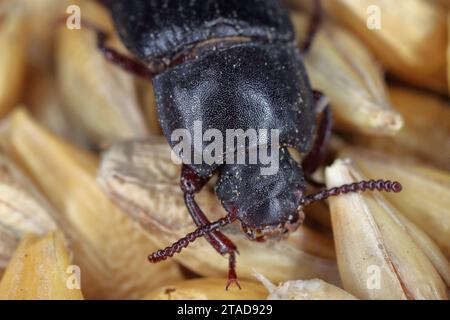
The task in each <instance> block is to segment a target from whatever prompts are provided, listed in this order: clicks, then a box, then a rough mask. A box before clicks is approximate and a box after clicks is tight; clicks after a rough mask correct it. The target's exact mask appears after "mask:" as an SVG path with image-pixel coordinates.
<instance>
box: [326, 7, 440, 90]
mask: <svg viewBox="0 0 450 320" xmlns="http://www.w3.org/2000/svg"><path fill="white" fill-rule="evenodd" d="M322 3H323V6H324V10H325V11H326V13H327V14H328V15H329V16H330V17H332V18H334V19H335V20H336V21H338V22H339V23H341V24H343V25H345V26H346V27H347V28H348V29H349V30H351V31H352V32H353V33H355V34H356V35H358V36H359V37H360V38H361V39H362V40H363V41H364V43H365V44H366V45H367V46H368V47H369V48H370V49H371V50H372V51H373V52H374V54H375V55H376V57H377V58H378V59H379V60H380V61H381V62H382V63H383V65H384V66H385V67H386V68H387V69H388V70H389V71H390V72H392V73H393V74H395V75H396V76H398V77H400V78H401V79H402V80H404V81H407V82H410V83H413V84H416V85H420V86H424V87H428V88H432V89H434V90H437V91H440V92H442V93H447V92H448V88H447V79H446V71H445V70H446V57H445V52H446V46H447V43H448V40H447V23H446V21H447V11H446V10H445V9H443V8H442V7H441V6H440V5H439V3H438V2H437V1H428V0H396V1H384V0H339V1H334V0H325V1H322ZM377 19H379V22H380V24H379V28H373V27H371V28H369V27H368V25H371V26H377V21H376V20H377Z"/></svg>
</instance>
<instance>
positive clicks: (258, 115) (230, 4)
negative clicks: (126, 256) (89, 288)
mask: <svg viewBox="0 0 450 320" xmlns="http://www.w3.org/2000/svg"><path fill="white" fill-rule="evenodd" d="M98 1H100V2H101V3H102V4H103V5H104V6H105V7H106V8H107V9H108V10H109V12H110V14H111V16H112V19H113V21H114V24H115V28H116V30H117V32H118V34H119V36H120V38H121V40H122V41H123V43H124V44H125V46H126V47H127V48H128V49H129V51H130V52H131V53H132V54H134V55H135V56H136V57H137V59H132V58H130V57H128V56H126V55H124V54H122V53H120V52H118V51H116V50H114V49H112V48H110V47H108V46H107V39H108V34H107V33H106V32H104V31H102V30H100V29H99V28H96V27H95V26H92V25H90V24H89V23H88V24H87V25H88V26H89V27H91V28H93V29H95V30H96V32H97V40H98V47H99V49H100V50H101V52H102V53H103V54H104V56H105V58H106V59H107V60H109V61H110V62H113V63H115V64H116V65H118V66H120V67H122V68H123V69H125V70H127V71H129V72H131V73H133V74H135V75H137V76H140V77H144V78H146V79H148V80H150V81H152V83H153V87H154V91H155V95H156V101H157V111H158V117H159V122H160V125H161V128H162V130H163V133H164V135H165V137H166V138H167V140H168V142H169V144H170V145H171V147H172V148H173V147H174V145H175V144H174V142H173V141H172V140H171V139H170V137H171V133H172V132H173V131H174V130H175V129H177V128H186V129H187V130H188V131H190V132H192V131H193V130H194V129H193V126H194V122H195V121H196V120H200V121H202V123H203V125H204V127H205V128H215V129H217V130H219V132H221V133H225V131H226V130H227V129H228V128H239V129H242V130H247V129H249V128H275V129H277V130H279V136H280V141H279V142H280V143H279V144H277V145H266V146H265V147H267V148H269V149H275V150H276V151H279V170H278V172H277V173H275V174H272V175H267V176H262V175H261V173H260V169H261V166H262V164H258V163H256V164H234V163H228V162H226V161H225V162H218V163H214V164H208V163H205V162H204V161H203V162H201V163H199V164H187V163H183V164H182V169H181V178H180V186H181V190H182V191H183V194H184V201H185V204H186V207H187V209H188V211H189V213H190V215H191V217H192V219H193V220H194V222H195V224H196V225H197V229H196V230H195V231H194V232H192V233H189V234H188V235H186V236H185V237H184V238H182V239H180V240H179V241H177V242H175V243H174V244H172V245H171V246H169V247H167V248H165V249H162V250H158V251H157V252H154V253H152V254H151V255H150V256H149V260H150V262H153V263H156V262H159V261H162V260H164V259H166V258H168V257H171V256H173V255H174V254H175V253H177V252H180V251H181V250H182V249H183V248H185V247H187V246H188V244H189V243H191V242H193V241H194V240H195V239H197V238H199V237H204V238H205V239H206V240H207V241H208V242H209V243H210V244H211V245H212V246H213V248H214V249H215V250H216V251H217V252H218V253H220V254H221V255H228V263H229V266H228V270H229V271H228V282H227V285H226V288H227V289H228V287H229V286H230V284H232V283H236V284H237V286H238V287H239V283H238V282H237V275H236V271H235V269H236V254H237V252H238V251H237V248H236V246H235V245H234V244H233V242H232V241H231V240H230V239H229V238H228V237H227V236H226V235H224V234H223V233H222V232H221V231H220V229H221V228H223V227H224V226H226V225H229V224H231V223H233V222H235V221H236V220H238V221H239V222H240V224H241V227H242V229H243V231H244V232H245V234H246V235H247V237H248V238H249V239H250V240H254V241H266V240H268V239H275V240H278V239H280V238H281V237H285V236H286V235H288V234H289V232H291V231H293V230H296V229H297V227H298V226H299V225H300V224H301V223H302V222H303V220H304V218H305V215H304V213H303V207H304V206H306V205H308V204H310V203H312V202H315V201H319V200H323V199H326V198H327V197H329V196H336V195H338V194H344V193H349V192H357V191H364V190H366V189H370V190H379V191H381V190H385V191H394V192H399V191H401V188H402V187H401V184H400V183H399V182H396V181H394V182H392V181H389V180H388V181H385V180H377V181H375V180H369V181H361V182H358V183H354V184H350V185H344V186H341V187H337V188H332V189H329V190H323V191H321V192H318V193H315V194H311V195H306V185H307V184H306V181H307V180H309V181H313V180H312V178H311V175H312V174H313V173H314V171H315V170H316V169H317V168H318V167H319V166H320V165H321V163H322V162H323V160H324V156H325V149H326V144H327V142H328V140H329V138H330V135H331V127H332V116H331V110H330V107H329V106H328V105H327V106H326V107H325V108H324V109H323V110H322V111H320V110H318V109H320V107H319V106H320V105H322V102H323V95H322V94H321V93H320V92H318V91H314V90H312V88H311V86H310V83H309V79H308V75H307V73H306V71H305V67H304V65H303V61H302V55H304V54H306V53H307V52H308V49H309V48H310V46H311V44H312V41H313V38H314V35H315V34H316V32H317V30H318V28H319V26H320V21H321V17H322V14H321V10H320V2H319V1H318V0H317V1H315V10H314V13H313V15H312V20H311V23H310V28H309V33H308V37H307V40H306V41H305V43H304V44H303V45H302V47H301V51H300V49H299V48H298V46H297V44H296V41H295V34H294V29H293V27H292V24H291V21H290V19H289V14H288V11H287V9H286V8H285V7H284V6H283V4H282V3H281V1H280V0H245V1H242V0H189V1H187V0H132V1H129V0H98ZM319 114H321V115H320V117H319V118H320V121H317V118H318V115H319ZM203 143H204V142H203ZM253 147H256V148H261V147H263V146H262V145H258V144H257V145H255V146H253ZM288 147H289V148H293V149H295V150H297V151H298V152H299V153H300V154H301V155H302V161H301V163H298V162H296V161H295V160H294V159H293V157H292V156H291V154H290V152H289V151H288ZM272 151H273V150H272ZM236 152H237V150H236V148H234V149H227V150H223V153H222V154H221V155H222V156H223V157H224V158H225V156H227V155H229V154H230V153H236ZM246 152H247V153H248V152H249V151H248V150H247V151H246ZM214 174H217V175H218V180H217V183H216V186H215V192H216V195H217V197H218V199H219V200H220V201H221V203H222V205H223V207H224V208H225V210H226V211H227V215H226V216H225V217H223V218H221V219H219V220H217V221H215V222H210V221H209V220H208V218H207V217H206V215H205V214H204V213H203V211H202V210H201V208H200V207H199V206H198V205H197V203H196V201H195V194H196V193H198V192H200V191H201V190H202V188H203V187H204V186H205V185H206V183H208V181H209V180H210V179H211V177H212V176H213V175H214ZM239 288H240V287H239Z"/></svg>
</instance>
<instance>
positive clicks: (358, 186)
mask: <svg viewBox="0 0 450 320" xmlns="http://www.w3.org/2000/svg"><path fill="white" fill-rule="evenodd" d="M366 190H372V191H374V190H378V191H387V192H391V191H392V192H400V191H402V185H401V183H400V182H397V181H390V180H367V181H360V182H355V183H351V184H344V185H342V186H340V187H335V188H331V189H328V190H323V191H320V192H317V193H313V194H310V195H308V196H306V197H305V198H304V199H303V202H302V205H308V204H311V203H313V202H316V201H320V200H325V199H327V198H328V197H332V196H338V195H341V194H346V193H351V192H357V191H366Z"/></svg>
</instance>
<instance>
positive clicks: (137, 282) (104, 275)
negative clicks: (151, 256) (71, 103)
mask: <svg viewBox="0 0 450 320" xmlns="http://www.w3.org/2000/svg"><path fill="white" fill-rule="evenodd" d="M10 121H11V123H10V128H9V130H8V132H7V134H5V135H4V137H3V138H2V143H3V145H4V149H5V150H6V152H7V153H8V154H10V155H11V157H13V158H14V159H15V160H16V161H17V163H20V164H21V165H22V166H23V167H24V168H25V169H26V171H27V172H28V173H29V174H30V176H32V177H33V179H34V180H35V181H36V183H37V185H38V186H39V187H40V188H41V189H42V190H43V191H44V193H45V195H46V196H47V198H48V199H49V200H50V202H51V203H52V204H53V205H54V206H55V208H56V209H57V210H58V212H59V215H58V220H59V221H60V227H61V228H62V230H63V231H64V232H65V233H66V234H67V236H68V237H69V239H70V240H71V243H72V246H73V250H74V253H75V263H76V264H77V265H79V266H80V268H81V281H82V286H83V288H85V289H84V294H85V296H86V297H89V298H140V297H142V296H143V295H144V294H145V293H147V292H149V291H150V290H151V289H153V288H155V287H159V286H160V285H161V284H163V283H167V282H169V281H176V280H178V279H180V278H181V275H180V271H179V268H178V267H177V266H176V265H175V264H174V262H173V261H168V262H165V263H163V264H160V265H150V264H149V263H148V261H147V259H146V256H147V254H148V253H149V252H150V251H152V250H154V249H157V247H156V246H155V245H154V244H153V243H152V242H151V241H150V240H149V239H148V238H147V237H146V236H145V234H144V232H143V231H142V230H141V229H140V228H139V226H138V225H137V224H135V223H134V222H133V221H131V219H130V218H129V217H128V215H126V214H125V213H123V212H122V211H120V210H119V209H118V208H117V207H116V206H114V204H113V203H112V202H111V201H110V200H109V199H108V198H107V196H106V195H105V194H104V193H103V192H102V190H100V188H99V187H98V185H97V183H96V181H95V174H96V170H97V166H98V161H97V159H96V158H95V157H93V156H92V155H91V154H88V153H86V152H84V151H82V150H80V149H77V148H75V147H74V146H72V145H70V144H68V143H66V142H64V141H63V140H61V139H59V138H57V137H55V136H54V135H53V134H51V133H49V132H48V131H47V130H45V129H44V128H42V127H41V126H39V125H38V124H37V123H36V122H34V121H33V120H32V119H31V118H30V116H29V115H28V114H27V113H26V112H24V111H23V110H18V111H16V112H15V113H14V114H13V115H12V118H11V120H10Z"/></svg>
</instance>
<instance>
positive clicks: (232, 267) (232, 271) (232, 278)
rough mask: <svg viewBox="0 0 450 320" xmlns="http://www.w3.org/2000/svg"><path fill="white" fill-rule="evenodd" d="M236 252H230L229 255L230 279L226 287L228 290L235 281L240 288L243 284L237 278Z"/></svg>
mask: <svg viewBox="0 0 450 320" xmlns="http://www.w3.org/2000/svg"><path fill="white" fill-rule="evenodd" d="M236 253H237V251H236V252H230V254H229V257H228V281H227V285H226V287H225V289H226V290H227V291H228V288H229V287H230V286H231V285H232V284H233V283H235V284H236V286H237V287H238V288H239V290H242V288H241V285H240V284H239V282H238V280H237V275H236Z"/></svg>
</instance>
